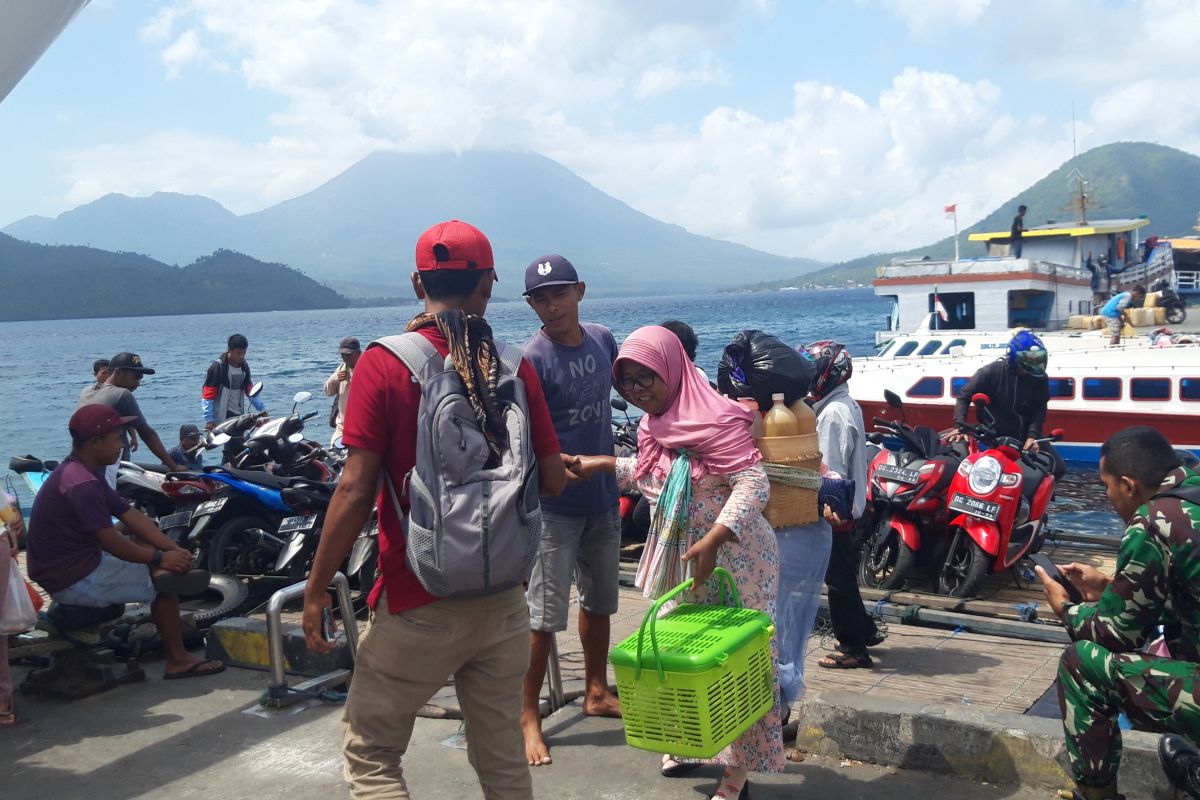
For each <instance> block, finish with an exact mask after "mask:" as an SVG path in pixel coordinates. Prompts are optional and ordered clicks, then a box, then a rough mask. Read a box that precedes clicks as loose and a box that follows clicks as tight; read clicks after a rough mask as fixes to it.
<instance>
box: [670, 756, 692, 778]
mask: <svg viewBox="0 0 1200 800" xmlns="http://www.w3.org/2000/svg"><path fill="white" fill-rule="evenodd" d="M699 768H700V763H699V762H697V761H676V760H675V759H674V758H672V757H671V756H663V760H662V769H661V772H662V776H663V777H664V778H678V777H679V776H680V775H686V774H688V773H689V772H691V771H693V770H697V769H699Z"/></svg>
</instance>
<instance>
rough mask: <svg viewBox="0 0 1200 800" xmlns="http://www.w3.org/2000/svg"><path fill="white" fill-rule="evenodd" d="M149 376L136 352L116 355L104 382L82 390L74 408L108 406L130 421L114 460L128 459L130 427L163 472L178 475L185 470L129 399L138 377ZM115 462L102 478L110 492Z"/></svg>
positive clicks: (125, 428)
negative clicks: (122, 443) (162, 466)
mask: <svg viewBox="0 0 1200 800" xmlns="http://www.w3.org/2000/svg"><path fill="white" fill-rule="evenodd" d="M153 374H154V370H152V369H150V368H149V367H147V366H146V365H145V364H143V363H142V357H141V356H139V355H138V354H137V353H117V354H116V355H115V356H113V357H112V358H111V359H109V363H108V380H107V381H105V382H104V383H102V384H99V385H96V386H89V387H87V388H86V389H84V390H83V391H82V392H81V393H80V395H79V403H78V405H77V406H76V408H83V407H84V406H87V405H92V404H93V403H99V404H100V405H104V406H108V407H109V408H111V409H112V410H113V411H116V412H117V414H119V415H120V416H122V417H130V418H132V419H133V421H132V422H130V423H129V424H128V425H125V426H123V430H124V433H123V434H122V435H123V437H124V447H123V449H122V452H121V457H120V459H118V460H117V461H120V460H125V461H128V460H129V453H130V450H131V448H130V445H129V433H128V429H130V428H132V429H133V430H136V431H137V432H138V433H140V434H141V436H142V441H144V442H145V443H146V446H147V447H149V448H150V452H151V453H154V455H155V456H157V457H158V458H159V460H161V461H162V463H163V464H164V465H165V466H166V467H167V469H169V470H171V471H172V472H182V471H184V470H186V469H187V467H186V466H185V465H183V464H179V463H177V462H176V461H175V460H174V459H173V458H171V455H170V454H169V453H168V452H167V448H166V445H164V444H163V443H162V439H160V438H159V436H158V434H157V433H156V432H155V430H154V428H151V427H150V423H149V422H147V421H146V418H145V417H144V416H142V409H141V408H139V407H138V402H137V400H135V399H133V393H134V391H135V390H136V389H137V388H138V387H139V386H141V385H142V376H143V375H153ZM117 461H113V462H112V463H111V464H107V465H105V472H104V477H105V479H106V480H107V481H108V485H109V486H111V487H112V488H113V489H116V488H117Z"/></svg>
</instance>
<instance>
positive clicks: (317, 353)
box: [0, 289, 1115, 532]
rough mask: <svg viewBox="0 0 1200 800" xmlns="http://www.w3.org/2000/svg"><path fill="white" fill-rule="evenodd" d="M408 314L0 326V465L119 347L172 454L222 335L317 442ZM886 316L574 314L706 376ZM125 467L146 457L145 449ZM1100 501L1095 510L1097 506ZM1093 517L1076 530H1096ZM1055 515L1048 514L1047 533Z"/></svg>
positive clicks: (837, 298) (520, 327) (40, 449)
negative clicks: (352, 350)
mask: <svg viewBox="0 0 1200 800" xmlns="http://www.w3.org/2000/svg"><path fill="white" fill-rule="evenodd" d="M418 310H419V309H418V306H417V305H416V304H415V303H414V304H413V305H409V306H401V307H395V308H359V309H339V310H328V311H279V312H271V313H250V314H205V315H182V314H181V315H179V316H173V317H128V318H119V319H89V320H55V321H41V322H10V323H2V324H0V341H4V342H7V343H8V346H7V348H5V349H4V350H3V351H0V374H3V375H4V376H5V377H6V380H4V381H3V382H2V383H0V419H3V420H4V421H5V423H6V425H5V430H4V432H3V434H0V456H3V457H4V458H5V459H7V458H8V456H11V455H18V454H24V453H32V454H34V455H37V456H39V457H41V458H61V457H62V456H64V455H65V454H66V453H67V452H68V451H69V450H70V439H69V436H68V435H67V420H68V419H69V418H70V416H71V413H72V412H73V411H74V409H75V403H76V401H77V399H78V397H79V392H80V390H81V389H82V388H83V387H84V386H86V385H87V384H88V383H90V382H91V365H92V361H94V360H95V359H97V358H101V357H110V356H112V355H113V354H115V353H118V352H121V351H126V350H128V351H132V352H135V353H138V354H140V355H141V357H142V360H143V362H144V363H145V364H146V365H147V366H149V367H152V368H154V369H155V370H157V373H156V374H155V375H150V376H147V377H146V378H145V379H144V380H143V381H142V385H141V387H140V388H139V389H138V390H137V393H136V396H137V400H138V403H139V404H140V405H141V407H142V410H143V412H144V413H145V414H146V417H147V419H148V420H149V421H150V424H151V425H152V426H153V427H154V428H155V430H157V431H158V433H159V435H160V436H161V437H162V438H163V441H164V443H165V444H166V445H167V446H168V447H171V446H173V445H174V444H175V443H176V442H177V440H178V436H177V434H178V430H179V426H180V425H181V424H182V423H185V422H193V423H197V424H199V423H200V422H201V415H200V387H201V384H202V383H203V380H204V373H205V370H206V369H207V368H208V365H209V363H210V362H211V361H212V360H213V359H214V358H216V357H218V356H219V355H220V353H221V352H222V351H223V350H224V346H225V340H226V338H227V337H228V336H229V334H231V333H241V334H244V335H245V336H246V337H247V338H248V339H249V340H250V350H249V353H248V357H247V358H248V360H249V362H250V366H251V369H252V371H253V374H254V377H255V379H256V380H262V381H263V382H264V383H265V388H264V390H263V400H264V402H265V403H266V405H267V408H268V410H270V411H272V412H273V413H283V412H286V411H288V410H289V409H290V408H291V398H292V396H293V395H294V394H295V393H296V392H299V391H302V390H307V391H311V392H312V393H313V394H315V395H318V398H317V399H315V400H313V401H311V402H310V403H309V404H308V405H307V406H306V408H307V409H318V410H320V411H321V412H322V414H321V415H320V416H319V417H317V418H315V419H314V420H312V422H311V423H310V428H309V433H310V435H312V437H313V438H315V439H318V440H321V439H325V438H326V437H327V435H328V433H329V428H328V427H327V425H326V423H325V412H326V411H328V407H329V401H328V400H326V399H325V398H324V397H323V396H321V387H322V384H323V383H324V380H325V378H326V377H327V376H328V375H329V374H330V372H332V371H333V369H334V368H335V367H336V366H337V363H338V356H337V343H338V341H339V340H340V339H341V338H342V337H343V336H357V337H358V338H359V339H360V340H361V341H362V342H363V344H364V345H365V344H366V343H367V342H368V341H370V340H372V339H375V338H378V337H380V336H383V335H387V334H391V333H397V332H399V331H401V330H402V329H403V326H404V324H405V323H406V322H407V321H408V320H409V319H410V318H411V317H412V316H413V315H414V314H415V313H417V311H418ZM889 310H890V307H889V305H888V303H887V301H883V300H880V299H878V298H876V297H875V296H874V294H873V293H872V291H871V290H870V289H844V290H838V289H834V290H824V291H797V292H776V293H765V294H735V295H698V296H684V297H663V298H632V299H614V298H601V299H591V298H589V299H586V300H585V301H584V304H583V306H582V309H581V315H582V317H583V318H584V319H585V320H587V321H591V322H599V323H602V324H605V325H607V326H609V327H610V328H611V329H612V330H613V333H614V334H615V335H616V337H617V340H618V341H620V340H621V339H623V338H624V337H625V336H627V335H628V334H629V333H630V332H632V331H633V330H634V329H635V328H637V327H639V326H641V325H647V324H654V323H657V322H661V321H663V320H665V319H671V318H674V319H681V320H683V321H685V322H687V323H688V324H690V325H691V326H692V327H693V329H695V331H696V333H697V335H698V336H699V339H700V348H699V352H698V355H697V359H696V360H697V363H699V364H700V365H701V366H702V367H704V369H705V370H707V371H708V372H709V374H710V375H713V376H714V377H715V376H716V364H717V360H718V359H719V358H720V354H721V350H722V348H723V347H724V346H725V345H726V344H727V343H728V342H729V340H730V339H731V338H732V337H733V335H734V334H735V333H737V332H738V331H740V330H744V329H747V328H758V329H761V330H765V331H768V332H770V333H773V334H775V335H777V336H779V337H780V338H782V339H783V340H784V341H786V342H789V343H791V344H802V343H805V342H810V341H814V340H817V339H838V340H839V341H841V342H843V343H844V344H846V346H847V347H848V348H849V349H850V351H851V352H852V353H855V354H858V355H866V354H869V353H871V352H873V350H874V344H873V343H874V331H875V330H876V329H877V328H879V327H881V326H882V324H883V322H884V320H885V318H886V316H887V314H888V312H889ZM488 320H489V322H491V324H492V327H493V329H494V331H495V333H496V336H497V337H498V338H500V339H502V340H504V341H507V342H512V343H521V342H524V341H525V340H526V339H527V338H528V337H529V336H530V335H531V334H532V333H533V332H534V331H535V330H536V329H537V327H538V321H537V317H536V316H535V315H534V313H533V311H532V310H531V309H529V307H528V306H526V305H525V303H524V302H523V301H493V302H492V303H491V305H490V306H489V308H488ZM135 458H139V460H142V459H144V460H147V461H152V460H154V459H153V457H152V456H151V455H150V454H149V452H148V451H145V452H140V453H139V454H137V455H135ZM211 458H212V456H210V459H211ZM1081 479H1082V480H1084V483H1085V485H1086V484H1088V483H1089V482H1088V481H1087V480H1086V478H1085V477H1083V476H1081ZM1086 495H1087V490H1086V489H1085V490H1082V494H1081V498H1082V499H1081V502H1080V503H1079V509H1078V511H1077V512H1071V511H1069V512H1068V517H1069V516H1070V515H1071V514H1077V513H1081V514H1085V515H1087V514H1088V512H1087V510H1086V509H1087V508H1088V507H1089V502H1087V501H1088V498H1087V497H1086ZM1099 500H1100V502H1101V505H1102V504H1103V497H1102V496H1101V497H1100V498H1099ZM1090 507H1093V508H1094V507H1095V503H1091V504H1090ZM1064 510H1066V509H1064ZM1110 516H1111V515H1110ZM1102 517H1103V515H1100V517H1099V518H1097V519H1094V520H1092V521H1088V522H1086V524H1085V525H1084V526H1082V527H1086V528H1087V529H1088V530H1091V531H1094V532H1098V531H1096V527H1097V525H1098V524H1100V522H1101V519H1102ZM1060 518H1061V515H1059V517H1056V524H1057V522H1058V521H1059V519H1060ZM1114 519H1115V518H1114ZM1062 522H1063V523H1064V525H1063V526H1064V527H1068V526H1069V527H1081V526H1078V525H1074V524H1072V523H1071V520H1070V519H1069V518H1068V519H1063V520H1062ZM1109 527H1110V528H1111V527H1112V522H1111V521H1109Z"/></svg>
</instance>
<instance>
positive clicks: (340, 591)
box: [263, 572, 358, 708]
mask: <svg viewBox="0 0 1200 800" xmlns="http://www.w3.org/2000/svg"><path fill="white" fill-rule="evenodd" d="M331 585H332V586H333V588H334V591H335V592H336V593H337V599H338V614H339V615H340V617H341V621H342V630H343V631H345V636H346V644H347V645H348V646H349V648H350V661H351V662H353V661H354V657H355V654H356V653H357V652H358V623H357V622H356V621H355V619H354V603H353V602H352V601H351V599H350V581H348V580H346V576H345V575H343V574H342V573H340V572H338V573H336V574H335V575H334V576H333V582H332V583H331ZM305 586H307V583H305V582H301V583H295V584H292V585H291V586H288V587H287V588H285V589H280V590H279V591H278V592H275V594H273V595H271V599H270V601H268V602H267V648H268V652H269V654H270V659H271V685H270V686H268V687H267V694H266V699H265V700H264V702H263V705H265V706H267V707H268V708H283V707H285V706H289V705H292V704H293V703H298V702H300V701H301V700H306V699H308V698H310V697H312V696H313V694H314V693H316V692H319V691H321V690H322V689H328V688H329V687H331V686H340V685H342V684H344V683H346V682H347V681H349V680H350V676H351V674H352V672H353V670H350V669H344V668H338V669H333V670H330V671H329V672H326V673H325V674H324V675H318V676H317V677H315V678H310V679H308V680H306V681H304V682H302V683H298V684H296V685H295V686H288V682H287V675H286V667H287V663H286V659H285V658H284V655H283V621H282V615H283V606H284V605H285V604H286V603H287V602H288V601H289V600H295V599H296V598H297V597H303V596H304V587H305Z"/></svg>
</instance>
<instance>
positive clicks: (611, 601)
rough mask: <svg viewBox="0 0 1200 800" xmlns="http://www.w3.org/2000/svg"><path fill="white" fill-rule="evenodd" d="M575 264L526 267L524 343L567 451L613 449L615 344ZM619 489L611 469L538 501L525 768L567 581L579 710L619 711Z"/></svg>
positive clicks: (534, 743) (537, 756) (534, 752)
mask: <svg viewBox="0 0 1200 800" xmlns="http://www.w3.org/2000/svg"><path fill="white" fill-rule="evenodd" d="M586 288H587V287H586V286H585V285H584V283H583V281H581V280H579V275H578V273H577V272H576V271H575V267H574V265H572V264H571V262H570V261H568V260H567V259H565V258H563V257H562V256H560V255H547V256H542V257H541V258H538V259H535V260H534V261H533V263H531V264H530V265H529V266H528V267H527V268H526V270H525V299H526V301H527V302H528V303H529V307H530V308H532V309H533V310H534V311H535V312H537V315H538V318H539V319H540V320H541V321H542V327H541V329H540V330H539V331H538V332H537V333H535V334H534V335H533V336H532V337H531V338H530V339H529V341H528V342H526V343H525V346H524V350H525V357H526V358H527V359H529V362H530V363H531V364H533V368H534V369H535V370H537V373H538V377H540V378H541V380H542V387H543V389H544V391H545V393H546V403H547V405H549V407H550V416H551V418H552V419H553V420H554V430H555V432H556V433H557V434H558V439H559V442H560V444H561V446H562V451H563V452H564V453H583V454H587V455H608V456H611V455H612V453H613V434H612V409H611V407H610V406H609V395H610V394H611V393H612V365H613V362H614V361H615V360H616V358H617V342H616V339H614V338H613V335H612V331H610V330H609V329H608V328H606V327H604V326H603V325H596V324H594V323H590V322H580V321H579V303H580V301H582V300H583V295H584V292H585V290H586ZM619 502H620V495H619V494H618V492H617V484H616V479H615V478H613V476H611V475H609V476H606V477H602V478H598V479H596V480H594V481H589V482H588V483H587V484H585V485H583V486H576V487H568V488H567V489H565V490H563V492H562V494H560V495H559V496H558V497H544V498H542V541H541V546H540V547H539V549H538V558H537V561H535V562H534V566H533V574H532V575H531V576H530V578H529V590H528V592H527V595H526V596H527V598H528V601H529V622H530V627H531V628H532V631H531V643H530V647H531V653H530V659H529V671H528V672H527V673H526V674H525V708H524V711H523V713H522V715H521V728H522V730H523V732H524V734H525V755H526V756H527V757H528V759H529V763H530V765H531V766H540V765H543V764H549V763H550V748H549V747H548V746H547V745H546V740H545V739H544V738H543V736H542V717H541V714H540V712H539V708H538V701H539V699H540V697H541V691H542V683H543V681H544V680H545V678H546V664H547V659H548V657H549V654H550V644H551V642H552V641H553V637H554V634H555V632H557V631H563V630H566V628H567V609H568V607H569V605H570V594H571V579H572V577H573V576H574V577H575V580H576V582H577V583H578V585H579V638H580V640H581V641H582V643H583V665H584V674H585V680H586V690H585V691H586V693H585V695H584V698H583V713H585V714H590V715H602V716H620V713H621V711H620V709H621V706H620V703H619V702H618V701H617V698H616V697H614V696H613V695H612V693H611V692H609V690H608V679H607V673H606V670H607V665H608V644H609V617H610V616H612V614H613V613H615V612H616V610H617V583H618V570H619V567H620V560H621V515H620V513H619V511H618V509H619V505H618V503H619Z"/></svg>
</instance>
